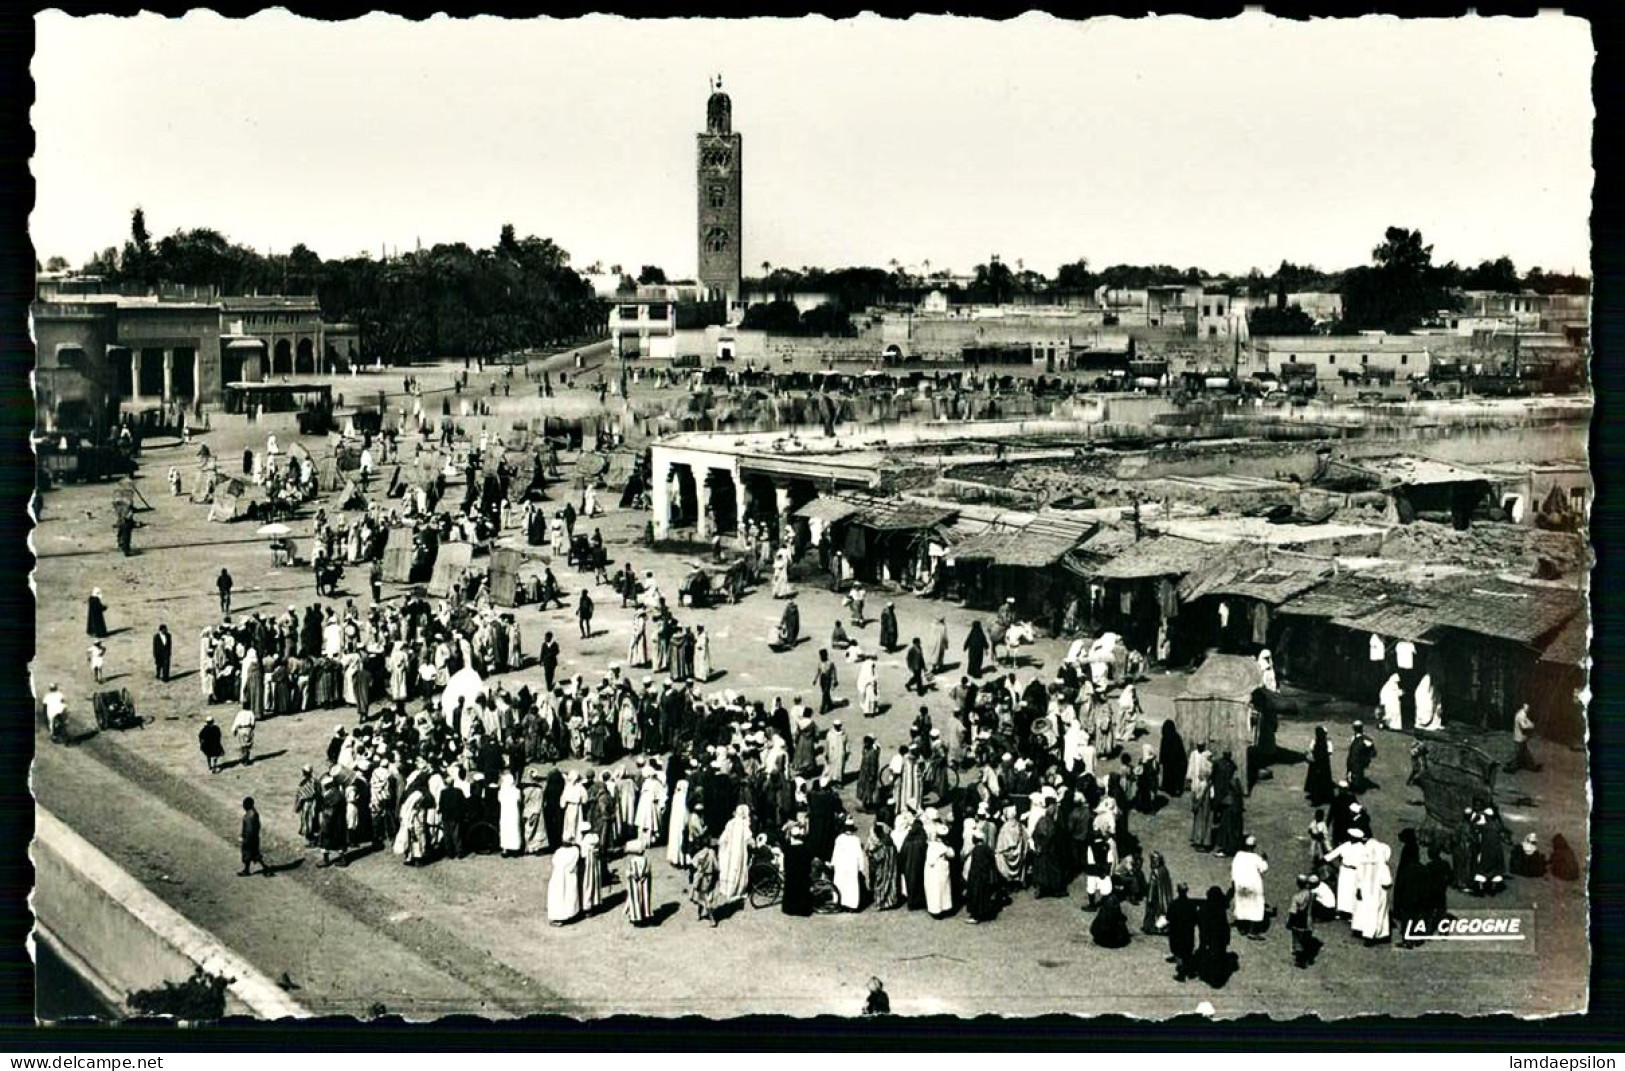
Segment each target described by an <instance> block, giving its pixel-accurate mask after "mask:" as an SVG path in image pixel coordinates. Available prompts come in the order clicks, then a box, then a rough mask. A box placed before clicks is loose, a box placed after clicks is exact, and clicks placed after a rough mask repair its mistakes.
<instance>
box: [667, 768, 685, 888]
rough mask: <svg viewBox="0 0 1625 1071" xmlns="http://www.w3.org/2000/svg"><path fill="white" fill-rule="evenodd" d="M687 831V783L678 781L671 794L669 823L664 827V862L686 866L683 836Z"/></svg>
mask: <svg viewBox="0 0 1625 1071" xmlns="http://www.w3.org/2000/svg"><path fill="white" fill-rule="evenodd" d="M687 829H688V782H687V781H679V782H677V787H676V788H674V789H672V793H671V822H670V823H669V824H668V825H667V826H666V862H668V863H670V864H671V865H672V866H675V867H686V866H687V865H688V858H689V853H688V852H686V851H684V845H683V834H684V831H686V830H687Z"/></svg>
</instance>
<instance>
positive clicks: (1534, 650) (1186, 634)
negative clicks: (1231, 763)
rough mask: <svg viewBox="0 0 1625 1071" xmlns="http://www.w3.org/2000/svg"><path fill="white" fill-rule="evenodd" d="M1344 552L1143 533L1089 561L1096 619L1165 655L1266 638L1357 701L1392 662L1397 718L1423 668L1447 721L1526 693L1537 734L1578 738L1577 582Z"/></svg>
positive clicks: (1289, 672)
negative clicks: (1095, 562) (1352, 558)
mask: <svg viewBox="0 0 1625 1071" xmlns="http://www.w3.org/2000/svg"><path fill="white" fill-rule="evenodd" d="M1343 561H1344V560H1343V559H1337V558H1332V557H1327V556H1317V555H1314V554H1305V553H1299V552H1291V551H1281V550H1275V549H1267V548H1262V547H1256V546H1234V547H1229V548H1223V549H1222V550H1219V549H1216V548H1215V547H1213V546H1211V545H1209V544H1204V543H1199V542H1195V541H1192V540H1184V539H1179V538H1178V537H1174V536H1157V537H1153V538H1151V539H1148V540H1142V541H1141V542H1139V543H1136V544H1134V545H1133V546H1132V547H1130V548H1129V549H1128V550H1127V551H1125V552H1124V553H1123V554H1122V555H1120V556H1118V557H1117V558H1115V559H1114V560H1112V561H1110V562H1106V563H1104V564H1102V565H1101V566H1099V567H1098V568H1097V569H1096V570H1095V574H1094V576H1093V578H1092V579H1091V585H1092V586H1094V585H1099V588H1098V592H1097V594H1098V597H1099V599H1100V601H1101V602H1102V603H1103V608H1102V612H1100V613H1097V614H1095V615H1094V627H1096V628H1109V629H1112V630H1114V631H1118V632H1120V633H1122V634H1123V635H1124V636H1125V637H1126V638H1127V639H1128V642H1129V644H1130V645H1131V646H1137V647H1138V649H1141V650H1148V651H1152V652H1154V653H1156V654H1158V655H1160V656H1162V660H1163V661H1165V662H1171V663H1174V664H1180V663H1183V662H1187V661H1190V660H1192V659H1196V658H1199V657H1200V656H1201V654H1202V653H1203V652H1205V651H1208V650H1213V649H1217V650H1219V651H1223V652H1231V653H1246V654H1254V653H1256V652H1258V651H1260V650H1264V649H1268V650H1270V651H1271V653H1272V655H1273V658H1274V661H1275V665H1276V669H1277V672H1278V673H1279V674H1280V676H1281V678H1282V679H1283V680H1285V681H1287V682H1290V683H1297V684H1301V685H1303V686H1305V687H1308V688H1312V689H1314V690H1316V691H1321V692H1328V693H1332V694H1337V695H1341V696H1345V697H1347V698H1349V699H1352V700H1356V701H1360V702H1367V703H1373V704H1374V703H1375V701H1376V696H1377V694H1378V692H1379V691H1380V689H1381V688H1382V685H1383V683H1384V682H1385V681H1386V680H1388V678H1389V677H1390V676H1392V675H1394V674H1398V675H1399V677H1400V682H1401V685H1402V688H1403V692H1404V695H1405V697H1406V698H1405V703H1404V716H1405V720H1406V722H1407V724H1408V723H1409V722H1410V721H1411V719H1412V718H1413V716H1414V692H1415V688H1416V686H1417V685H1418V684H1419V683H1420V681H1421V679H1422V678H1423V677H1424V676H1431V678H1432V685H1433V688H1434V692H1435V695H1436V696H1437V697H1438V699H1439V700H1440V701H1441V702H1442V703H1443V704H1444V709H1445V710H1446V712H1447V713H1446V718H1447V720H1450V721H1454V722H1456V723H1458V724H1467V725H1472V726H1476V727H1479V728H1486V729H1506V728H1508V727H1510V725H1511V721H1512V715H1513V714H1514V712H1515V711H1516V710H1517V708H1518V706H1519V705H1520V704H1521V703H1522V702H1523V701H1524V698H1525V697H1529V698H1530V700H1531V714H1532V715H1533V716H1534V717H1535V719H1536V721H1537V722H1538V723H1540V724H1541V726H1542V731H1543V733H1544V734H1545V735H1548V736H1550V737H1553V738H1557V739H1562V740H1567V741H1577V740H1579V739H1582V738H1583V736H1584V731H1585V730H1584V712H1583V710H1582V708H1581V705H1580V703H1579V701H1578V699H1577V698H1576V692H1577V691H1578V683H1577V682H1580V681H1582V680H1583V678H1584V665H1585V661H1586V646H1587V644H1586V636H1587V622H1588V614H1587V613H1586V599H1585V595H1584V593H1583V592H1581V591H1578V590H1575V589H1574V588H1573V587H1562V586H1556V585H1543V584H1537V583H1533V582H1513V581H1510V580H1507V579H1503V578H1499V577H1495V576H1484V575H1482V574H1479V573H1473V572H1469V571H1464V570H1435V571H1432V572H1431V573H1430V571H1429V570H1427V569H1425V568H1419V567H1414V566H1404V567H1398V568H1395V567H1393V566H1392V565H1391V563H1381V562H1376V561H1372V560H1369V559H1368V560H1366V561H1364V562H1359V564H1362V565H1367V566H1369V567H1368V568H1363V569H1359V570H1350V569H1349V568H1348V566H1347V565H1346V564H1343ZM1356 561H1358V560H1356Z"/></svg>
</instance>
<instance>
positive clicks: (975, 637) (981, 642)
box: [963, 621, 988, 677]
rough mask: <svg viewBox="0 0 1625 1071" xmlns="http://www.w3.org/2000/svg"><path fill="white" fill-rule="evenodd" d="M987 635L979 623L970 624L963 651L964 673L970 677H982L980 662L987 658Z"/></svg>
mask: <svg viewBox="0 0 1625 1071" xmlns="http://www.w3.org/2000/svg"><path fill="white" fill-rule="evenodd" d="M987 649H988V641H987V633H986V632H983V631H982V623H981V622H980V621H972V622H971V623H970V631H969V632H967V633H966V634H965V642H964V644H963V650H964V652H965V672H966V673H968V674H969V675H970V676H972V677H980V676H981V675H982V660H983V659H984V658H986V657H987Z"/></svg>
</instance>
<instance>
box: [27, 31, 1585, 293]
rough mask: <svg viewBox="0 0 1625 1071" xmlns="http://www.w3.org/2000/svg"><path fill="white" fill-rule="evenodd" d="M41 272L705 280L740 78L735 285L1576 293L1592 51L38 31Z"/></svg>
mask: <svg viewBox="0 0 1625 1071" xmlns="http://www.w3.org/2000/svg"><path fill="white" fill-rule="evenodd" d="M37 28H38V51H37V53H36V56H35V59H34V64H33V74H34V78H35V82H36V92H37V97H36V103H35V106H34V112H33V119H34V127H35V130H36V132H37V136H38V153H37V155H36V156H35V158H34V160H33V169H34V175H35V178H36V180H37V183H38V203H37V207H36V208H35V212H34V217H33V238H34V243H35V246H36V249H37V250H38V253H39V256H40V257H41V259H44V258H46V257H49V256H51V255H54V254H61V255H63V256H66V257H68V258H69V260H71V261H72V262H74V263H76V264H77V263H79V262H81V261H82V260H83V259H84V258H85V257H87V256H88V255H90V254H91V253H93V252H94V251H96V250H98V249H101V248H103V247H106V246H108V245H114V244H121V243H122V242H123V240H124V238H125V237H126V236H127V234H128V230H129V212H130V209H131V208H132V207H133V206H134V205H136V204H138V203H139V204H141V205H142V206H144V208H145V209H146V213H147V220H148V226H149V228H150V229H151V230H152V231H153V233H154V234H156V235H163V234H168V233H170V232H172V231H174V230H176V229H180V228H188V227H196V226H210V227H214V228H216V229H218V230H221V231H223V232H224V233H226V234H227V235H228V236H230V237H231V238H232V239H234V240H236V241H240V242H243V243H246V244H249V245H253V246H256V247H258V248H260V249H269V250H276V251H285V250H286V249H287V248H288V247H289V246H291V245H293V244H294V243H296V242H301V241H302V242H304V243H305V244H307V245H309V246H310V247H311V248H313V249H315V250H316V251H317V252H319V253H321V254H322V255H323V256H329V257H332V256H345V255H350V254H355V253H359V252H363V251H368V252H371V253H372V254H373V255H377V254H378V252H379V250H380V248H381V247H382V246H384V245H386V244H387V245H389V246H399V247H400V248H402V249H408V248H410V247H411V246H412V245H413V244H414V242H416V241H417V240H419V239H421V240H422V242H423V243H424V244H425V245H428V244H431V243H433V242H440V241H466V242H468V243H470V244H471V245H475V246H485V245H490V244H493V243H494V242H495V240H496V237H497V233H498V230H499V229H500V227H501V224H502V223H503V222H512V223H513V224H514V225H515V226H516V227H517V228H518V230H519V232H520V233H521V234H526V233H535V234H540V235H546V236H549V237H551V238H553V239H554V240H555V241H556V242H558V243H559V244H560V245H562V246H563V247H564V248H566V249H568V250H569V251H570V252H571V254H572V256H573V258H574V263H575V264H576V265H577V266H585V265H587V264H589V263H591V262H592V261H594V260H602V261H603V262H604V263H605V264H611V263H621V264H624V265H626V266H627V267H629V268H631V269H632V270H636V266H637V265H640V264H645V263H653V264H659V265H661V266H662V267H664V268H665V269H666V270H667V272H668V274H671V275H672V276H674V277H675V276H678V275H684V276H687V275H692V273H693V271H694V263H695V240H696V239H695V222H694V214H695V203H696V194H695V188H694V156H695V145H694V134H695V132H696V131H698V130H700V129H702V128H703V127H704V120H705V98H706V94H707V92H708V89H707V84H706V80H707V78H708V77H709V76H710V75H712V74H713V73H718V72H720V73H722V74H723V76H724V82H725V88H726V89H727V91H728V92H729V93H730V94H731V95H732V97H733V114H734V129H736V130H738V131H740V132H741V133H742V134H743V135H744V150H743V162H744V169H745V170H744V205H745V236H744V245H745V264H746V271H747V272H751V273H754V272H755V271H757V270H759V266H760V265H761V263H762V262H763V261H770V262H772V263H773V264H775V265H779V264H783V265H790V266H799V265H803V264H815V265H823V266H838V265H845V264H859V263H867V264H873V265H880V266H884V265H885V264H886V263H887V262H888V261H890V260H892V259H896V260H898V261H901V262H903V263H905V264H912V265H918V264H920V262H922V261H925V260H929V261H930V262H931V265H932V267H933V268H938V267H953V268H956V269H959V270H968V269H969V268H970V267H971V266H972V265H974V264H975V263H977V262H979V261H982V260H985V259H986V258H987V256H988V255H989V254H990V253H995V252H996V253H1000V254H1002V255H1003V257H1004V258H1005V260H1006V261H1007V262H1012V263H1013V262H1014V261H1015V260H1016V259H1018V258H1023V259H1024V260H1025V262H1026V264H1027V266H1029V267H1033V268H1037V269H1040V270H1043V271H1046V272H1049V271H1052V270H1053V269H1054V268H1055V267H1056V265H1058V264H1061V263H1064V262H1066V261H1070V260H1075V259H1077V258H1078V257H1080V256H1081V257H1087V258H1088V259H1089V261H1090V262H1091V264H1093V265H1095V266H1096V267H1104V266H1106V265H1108V264H1112V263H1121V262H1133V263H1170V264H1174V265H1177V266H1181V267H1185V266H1190V265H1198V266H1201V267H1204V268H1207V269H1209V270H1212V271H1245V270H1246V269H1247V268H1249V267H1252V266H1255V265H1257V266H1261V267H1264V268H1266V269H1269V268H1273V267H1274V265H1275V264H1277V263H1278V262H1279V261H1280V260H1282V259H1283V258H1285V259H1288V260H1292V261H1296V262H1298V263H1312V264H1316V265H1318V266H1320V267H1323V268H1340V267H1347V266H1350V265H1352V264H1356V263H1364V262H1365V261H1366V260H1367V258H1368V256H1369V253H1370V250H1371V247H1372V246H1373V245H1375V244H1376V243H1377V242H1378V241H1380V240H1381V237H1382V232H1383V229H1384V228H1385V227H1386V226H1388V225H1390V224H1398V225H1403V226H1411V227H1420V228H1421V229H1422V231H1423V232H1424V234H1425V235H1426V237H1427V239H1428V240H1429V241H1430V242H1432V243H1433V244H1434V246H1435V256H1436V258H1437V259H1440V260H1451V259H1454V260H1457V261H1460V262H1462V263H1464V264H1466V263H1476V262H1477V261H1479V260H1480V259H1483V258H1487V257H1494V256H1497V255H1500V254H1503V253H1505V254H1509V255H1510V256H1512V257H1513V259H1514V260H1516V261H1517V263H1518V265H1519V267H1520V268H1526V267H1528V266H1530V265H1534V264H1540V265H1542V266H1544V267H1546V268H1548V269H1554V270H1556V269H1562V270H1567V269H1569V268H1575V269H1579V270H1581V271H1584V270H1586V265H1587V264H1588V263H1589V249H1590V240H1589V236H1588V222H1587V220H1588V216H1589V214H1590V201H1591V182H1592V175H1591V166H1590V160H1591V147H1590V143H1591V120H1592V114H1593V113H1592V107H1591V99H1590V80H1591V65H1592V61H1593V52H1592V46H1591V40H1590V31H1589V27H1588V26H1587V25H1586V23H1584V22H1583V21H1581V20H1579V19H1571V18H1564V17H1560V16H1550V15H1548V16H1541V17H1539V18H1535V19H1511V18H1497V19H1473V20H1465V19H1462V20H1435V21H1425V22H1424V21H1416V20H1398V19H1385V18H1365V19H1360V20H1355V21H1331V20H1322V21H1318V22H1314V23H1293V22H1286V21H1276V20H1273V19H1269V18H1267V17H1265V16H1261V15H1254V16H1248V17H1245V18H1242V19H1238V20H1232V21H1229V22H1210V21H1203V20H1198V19H1192V18H1185V17H1169V18H1154V19H1137V20H1122V19H1100V20H1093V21H1089V22H1085V23H1068V22H1061V21H1057V20H1054V19H1052V18H1050V17H1048V16H1040V15H1027V16H1024V17H1022V18H1020V19H1016V20H1013V21H1008V22H1003V23H995V22H977V21H972V20H957V19H949V18H915V19H912V20H909V21H907V22H900V21H885V20H882V19H879V18H875V17H866V18H862V19H859V20H856V21H848V22H835V21H831V20H828V19H801V20H789V19H784V20H765V19H758V20H752V21H748V22H727V21H715V22H707V21H700V20H678V21H666V22H648V21H645V22H636V21H628V20H621V19H612V18H603V17H595V18H590V19H586V20H577V21H552V20H541V21H531V22H517V21H505V20H498V19H492V18H478V19H474V20H467V21H457V22H454V21H452V20H450V19H447V18H446V17H444V16H440V17H437V18H435V19H431V20H428V21H426V22H421V23H412V22H408V21H406V20H403V19H397V18H392V17H389V16H382V15H373V16H369V17H367V18H364V19H359V20H354V21H351V22H348V23H338V24H334V23H325V22H304V21H301V20H298V19H295V18H293V17H292V16H289V15H287V14H286V13H283V12H276V13H267V14H261V15H257V16H255V17H253V18H249V19H246V20H228V19H222V18H220V17H218V16H216V15H213V14H211V13H203V14H198V13H194V14H192V15H189V16H187V17H186V18H184V19H180V20H172V19H164V18H160V17H158V16H154V15H143V16H140V17H137V18H133V19H115V18H110V17H97V18H85V19H75V18H69V17H67V16H65V15H62V14H61V13H58V12H48V13H45V14H42V15H40V16H39V17H38V22H37Z"/></svg>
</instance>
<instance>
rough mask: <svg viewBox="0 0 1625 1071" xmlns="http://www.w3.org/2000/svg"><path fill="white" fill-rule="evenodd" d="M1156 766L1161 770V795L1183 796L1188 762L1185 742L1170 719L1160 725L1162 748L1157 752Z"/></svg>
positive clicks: (1177, 727)
mask: <svg viewBox="0 0 1625 1071" xmlns="http://www.w3.org/2000/svg"><path fill="white" fill-rule="evenodd" d="M1157 765H1158V766H1159V767H1161V769H1162V791H1163V794H1164V795H1166V796H1180V795H1183V794H1184V792H1185V774H1186V772H1187V771H1188V770H1189V762H1188V759H1187V756H1186V754H1185V741H1184V739H1183V738H1182V737H1181V736H1180V735H1179V726H1177V725H1175V724H1174V719H1172V718H1169V719H1168V720H1167V721H1164V722H1163V723H1162V747H1161V748H1160V749H1159V750H1158V751H1157Z"/></svg>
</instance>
